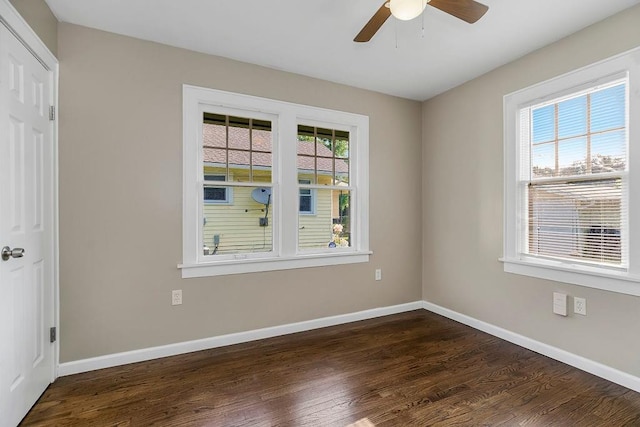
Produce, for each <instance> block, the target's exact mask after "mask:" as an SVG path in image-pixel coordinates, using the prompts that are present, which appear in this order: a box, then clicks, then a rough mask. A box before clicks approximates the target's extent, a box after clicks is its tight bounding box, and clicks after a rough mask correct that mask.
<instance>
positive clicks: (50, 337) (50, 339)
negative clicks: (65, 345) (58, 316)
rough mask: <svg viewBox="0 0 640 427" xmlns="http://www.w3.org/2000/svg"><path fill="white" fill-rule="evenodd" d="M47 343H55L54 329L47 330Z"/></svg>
mask: <svg viewBox="0 0 640 427" xmlns="http://www.w3.org/2000/svg"><path fill="white" fill-rule="evenodd" d="M49 342H56V327H55V326H54V327H52V328H49Z"/></svg>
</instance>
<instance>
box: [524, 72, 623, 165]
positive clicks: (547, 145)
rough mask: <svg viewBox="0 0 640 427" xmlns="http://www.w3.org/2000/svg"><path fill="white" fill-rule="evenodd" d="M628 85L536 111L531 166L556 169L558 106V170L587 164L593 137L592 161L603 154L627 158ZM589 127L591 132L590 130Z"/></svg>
mask: <svg viewBox="0 0 640 427" xmlns="http://www.w3.org/2000/svg"><path fill="white" fill-rule="evenodd" d="M625 96H626V87H625V83H620V84H618V85H616V86H612V87H608V88H604V89H601V90H598V91H595V92H592V93H591V94H590V97H591V100H590V102H591V108H590V110H591V111H590V114H588V113H587V112H588V108H587V102H588V95H586V94H585V95H582V96H578V97H575V98H571V99H566V100H563V101H561V102H559V103H555V104H551V105H544V106H541V107H537V108H536V107H533V108H532V111H531V120H532V126H531V129H532V132H531V133H532V135H531V143H532V151H531V163H532V164H531V166H532V168H533V167H535V166H537V167H539V168H551V169H554V168H555V141H554V140H555V108H556V105H557V106H558V140H559V143H558V144H559V145H558V162H559V167H560V168H563V167H568V166H571V165H572V164H573V163H574V162H576V161H582V162H585V161H586V156H587V137H586V135H587V134H588V133H589V132H590V133H592V134H594V133H595V135H592V136H591V157H592V158H593V157H595V156H596V155H598V154H600V155H603V156H612V157H620V158H624V157H625V156H626V131H625V130H624V129H619V128H621V127H624V126H625V120H626V112H625V109H626V99H625ZM589 127H590V129H588V128H589Z"/></svg>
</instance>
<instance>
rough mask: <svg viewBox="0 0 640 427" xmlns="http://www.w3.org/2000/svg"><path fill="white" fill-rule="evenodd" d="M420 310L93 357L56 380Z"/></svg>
mask: <svg viewBox="0 0 640 427" xmlns="http://www.w3.org/2000/svg"><path fill="white" fill-rule="evenodd" d="M422 308H423V302H422V301H415V302H410V303H406V304H399V305H393V306H390V307H381V308H374V309H371V310H364V311H358V312H355V313H348V314H341V315H338V316H330V317H323V318H320V319H314V320H307V321H304V322H298V323H289V324H287V325H281V326H273V327H270V328H263V329H256V330H252V331H247V332H238V333H235V334H229V335H221V336H216V337H211V338H204V339H200V340H194V341H186V342H181V343H176V344H169V345H163V346H159V347H151V348H144V349H140V350H133V351H126V352H123V353H115V354H108V355H106V356H99V357H92V358H89V359H82V360H75V361H73V362H65V363H61V364H60V365H59V366H58V376H66V375H73V374H78V373H81V372H89V371H94V370H96V369H103V368H110V367H113V366H120V365H126V364H129V363H136V362H143V361H146V360H153V359H158V358H161V357H167V356H176V355H178V354H184V353H190V352H192V351H200V350H208V349H210V348H216V347H223V346H227V345H232V344H239V343H243V342H249V341H255V340H260V339H264V338H271V337H276V336H280V335H287V334H293V333H296V332H303V331H310V330H312V329H318V328H324V327H327V326H334V325H341V324H344V323H351V322H357V321H359V320H365V319H373V318H375V317H381V316H388V315H390V314H396V313H402V312H405V311H411V310H419V309H422Z"/></svg>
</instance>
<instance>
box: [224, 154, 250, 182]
mask: <svg viewBox="0 0 640 427" xmlns="http://www.w3.org/2000/svg"><path fill="white" fill-rule="evenodd" d="M228 153H229V170H230V171H233V174H232V176H233V181H249V159H250V158H251V155H250V153H249V152H248V151H237V150H228Z"/></svg>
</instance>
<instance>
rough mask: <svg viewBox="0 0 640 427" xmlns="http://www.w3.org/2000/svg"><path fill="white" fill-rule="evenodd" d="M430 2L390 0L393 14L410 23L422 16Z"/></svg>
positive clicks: (424, 0) (421, 0) (423, 0)
mask: <svg viewBox="0 0 640 427" xmlns="http://www.w3.org/2000/svg"><path fill="white" fill-rule="evenodd" d="M427 3H429V1H428V0H390V1H389V9H391V14H392V15H393V16H394V17H396V18H397V19H400V20H402V21H409V20H411V19H414V18H417V17H418V16H420V14H421V13H422V11H423V10H424V8H425V7H427Z"/></svg>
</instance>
